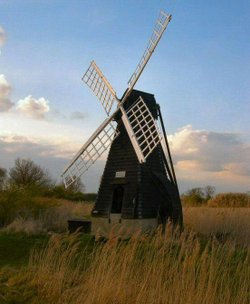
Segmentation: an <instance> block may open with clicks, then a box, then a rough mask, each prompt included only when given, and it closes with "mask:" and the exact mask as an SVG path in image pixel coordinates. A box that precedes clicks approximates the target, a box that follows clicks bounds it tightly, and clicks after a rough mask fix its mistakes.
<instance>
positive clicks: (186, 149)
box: [169, 125, 250, 189]
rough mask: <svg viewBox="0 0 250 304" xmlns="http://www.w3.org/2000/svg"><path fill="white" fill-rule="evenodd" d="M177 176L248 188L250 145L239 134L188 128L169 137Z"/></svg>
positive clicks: (249, 178) (249, 182) (249, 183)
mask: <svg viewBox="0 0 250 304" xmlns="http://www.w3.org/2000/svg"><path fill="white" fill-rule="evenodd" d="M169 142H170V146H171V151H172V153H173V158H174V161H175V167H176V170H177V171H178V176H179V177H181V178H184V179H190V180H194V179H195V180H197V181H198V182H199V181H200V180H203V181H204V180H210V182H211V183H215V184H216V183H217V182H218V181H220V182H221V183H226V182H227V183H229V184H230V183H231V187H232V189H233V188H234V187H238V186H240V184H242V186H243V185H245V186H246V187H247V185H250V144H248V143H245V142H243V141H242V139H241V137H240V135H239V134H235V133H219V132H210V131H206V130H194V129H193V128H192V126H190V125H188V126H185V127H183V128H181V129H180V130H178V131H177V132H176V133H175V134H173V135H170V136H169Z"/></svg>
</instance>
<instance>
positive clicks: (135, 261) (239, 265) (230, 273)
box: [12, 233, 250, 304]
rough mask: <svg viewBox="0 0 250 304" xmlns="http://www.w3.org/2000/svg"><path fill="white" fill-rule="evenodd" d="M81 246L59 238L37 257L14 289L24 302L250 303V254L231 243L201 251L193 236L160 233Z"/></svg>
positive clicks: (73, 239) (75, 239) (75, 240)
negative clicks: (124, 240) (82, 247)
mask: <svg viewBox="0 0 250 304" xmlns="http://www.w3.org/2000/svg"><path fill="white" fill-rule="evenodd" d="M80 244H81V243H80V241H79V239H78V236H77V235H71V236H63V235H61V236H58V235H57V236H54V237H53V238H51V240H50V243H49V244H48V246H46V247H45V248H44V249H43V250H40V251H34V252H33V254H32V256H31V258H30V263H29V267H28V270H26V272H25V273H24V274H23V275H22V278H21V277H20V273H19V277H18V280H17V283H16V284H19V285H18V286H19V288H20V286H21V285H22V284H24V286H25V287H24V288H23V289H22V292H23V295H26V300H25V301H26V302H24V303H36V304H38V303H43V304H44V303H48V304H52V303H53V304H57V303H58V304H59V303H60V304H61V303H67V304H80V303H81V304H82V303H85V304H112V303H114V304H136V303H138V304H139V303H140V304H141V303H143V304H147V303H148V304H217V303H218V304H248V303H249V294H250V286H249V282H250V267H249V262H250V252H249V249H244V250H243V249H241V250H239V249H238V248H237V247H236V246H235V245H234V244H233V243H229V242H227V243H224V244H221V243H219V242H217V241H216V240H214V239H211V240H210V241H208V242H207V244H206V245H205V246H202V245H201V242H200V241H199V239H198V238H196V237H195V236H194V235H193V234H186V233H183V234H182V235H181V236H179V237H178V236H173V235H170V234H168V235H165V236H162V235H161V234H160V233H158V234H157V235H155V236H139V235H137V236H134V237H133V238H132V239H131V240H130V241H128V242H120V241H119V240H118V239H110V240H109V241H108V242H106V243H105V244H97V245H96V246H94V249H92V247H89V249H88V247H85V250H83V249H80V248H81V246H80ZM86 248H87V249H86ZM12 282H13V281H12ZM20 284H21V285H20ZM12 286H13V283H12ZM28 290H29V292H28ZM31 291H32V292H31ZM20 303H23V302H20Z"/></svg>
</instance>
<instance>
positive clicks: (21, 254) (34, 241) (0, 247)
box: [0, 232, 94, 268]
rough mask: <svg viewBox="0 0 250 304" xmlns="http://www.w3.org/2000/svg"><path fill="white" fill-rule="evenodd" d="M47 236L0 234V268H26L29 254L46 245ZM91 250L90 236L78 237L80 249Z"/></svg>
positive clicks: (91, 238) (91, 241)
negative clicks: (86, 248)
mask: <svg viewBox="0 0 250 304" xmlns="http://www.w3.org/2000/svg"><path fill="white" fill-rule="evenodd" d="M48 240H49V236H48V235H30V236H29V235H27V234H23V233H14V234H10V233H5V232H0V268H1V267H3V266H8V267H14V268H17V267H18V268H19V267H20V266H26V265H27V263H28V260H29V256H30V252H31V250H32V249H34V248H39V247H43V246H45V245H46V244H47V243H48ZM87 245H88V248H90V250H91V248H93V246H94V239H93V237H92V236H91V235H88V234H82V235H81V236H80V248H81V249H84V248H85V247H86V246H87Z"/></svg>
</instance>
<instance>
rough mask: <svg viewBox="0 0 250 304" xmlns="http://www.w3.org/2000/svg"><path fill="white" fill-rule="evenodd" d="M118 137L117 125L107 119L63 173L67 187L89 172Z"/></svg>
mask: <svg viewBox="0 0 250 304" xmlns="http://www.w3.org/2000/svg"><path fill="white" fill-rule="evenodd" d="M118 135H119V132H118V131H117V129H116V123H115V122H113V121H112V118H107V119H106V120H105V121H104V122H103V123H102V124H101V126H100V127H99V128H98V129H97V130H96V131H95V133H94V134H93V135H92V136H91V137H90V138H89V140H88V141H87V142H86V143H85V144H84V145H83V146H82V148H81V149H80V150H79V152H78V153H77V154H76V156H75V157H74V158H73V160H72V161H71V162H70V164H69V165H68V166H67V168H66V169H65V170H64V171H63V173H62V178H63V181H64V184H65V187H66V188H67V187H69V186H70V185H71V184H73V183H74V182H75V180H76V179H78V178H79V177H80V176H81V175H82V174H83V173H84V172H85V171H87V170H88V168H89V167H90V166H91V165H92V164H94V163H95V162H96V161H97V159H98V158H99V157H101V155H102V154H103V153H104V152H105V151H107V149H108V148H109V147H110V145H111V144H112V142H113V141H114V139H115V138H116V137H117V136H118Z"/></svg>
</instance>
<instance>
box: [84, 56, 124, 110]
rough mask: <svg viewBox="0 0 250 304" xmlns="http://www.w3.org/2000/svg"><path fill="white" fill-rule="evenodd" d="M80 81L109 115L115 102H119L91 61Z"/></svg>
mask: <svg viewBox="0 0 250 304" xmlns="http://www.w3.org/2000/svg"><path fill="white" fill-rule="evenodd" d="M82 80H83V81H84V82H85V83H86V84H87V85H88V86H89V88H90V89H91V90H92V91H93V92H94V94H95V95H96V96H97V98H98V99H99V100H100V102H101V104H102V105H103V107H104V109H105V111H106V113H107V115H109V113H110V111H111V109H112V106H113V104H114V102H115V101H117V102H119V100H118V98H117V96H116V92H115V91H114V89H113V88H112V86H111V85H110V83H109V82H108V80H107V79H106V78H105V77H104V75H103V74H102V72H101V70H100V69H99V68H98V66H97V65H96V63H95V62H94V61H92V62H91V63H90V66H89V68H88V69H87V71H86V73H85V74H84V75H83V77H82Z"/></svg>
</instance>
